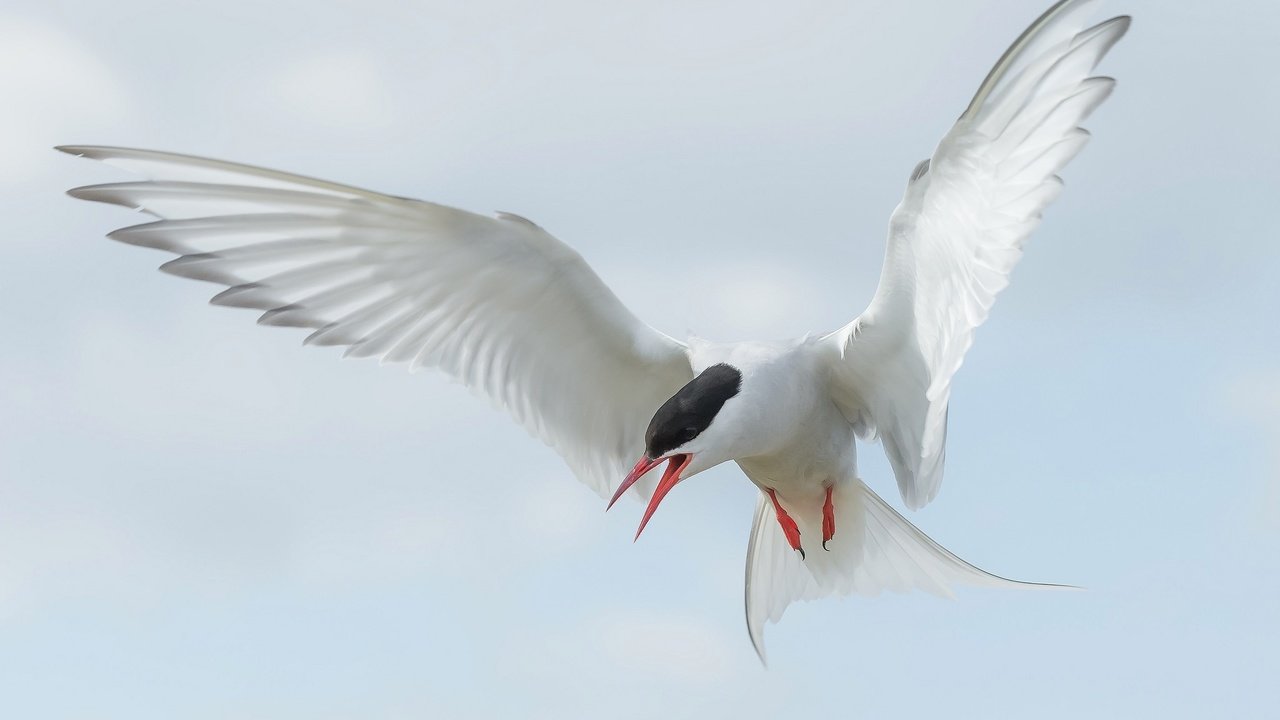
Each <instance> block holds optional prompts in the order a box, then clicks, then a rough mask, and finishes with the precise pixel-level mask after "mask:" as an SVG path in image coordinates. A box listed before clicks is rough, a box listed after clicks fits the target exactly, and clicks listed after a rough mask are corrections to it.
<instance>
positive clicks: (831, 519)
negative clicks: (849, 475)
mask: <svg viewBox="0 0 1280 720" xmlns="http://www.w3.org/2000/svg"><path fill="white" fill-rule="evenodd" d="M834 488H835V486H834V485H828V486H827V499H826V500H823V501H822V549H823V550H826V549H827V541H828V540H830V539H831V538H833V537H835V534H836V507H835V505H833V504H832V503H831V491H832V490H833V489H834Z"/></svg>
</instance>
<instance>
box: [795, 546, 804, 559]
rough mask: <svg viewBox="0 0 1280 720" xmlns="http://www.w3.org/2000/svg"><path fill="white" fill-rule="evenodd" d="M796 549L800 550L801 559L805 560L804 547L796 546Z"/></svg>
mask: <svg viewBox="0 0 1280 720" xmlns="http://www.w3.org/2000/svg"><path fill="white" fill-rule="evenodd" d="M796 549H797V550H799V551H800V559H801V560H803V559H804V548H802V547H800V548H796Z"/></svg>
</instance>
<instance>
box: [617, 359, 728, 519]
mask: <svg viewBox="0 0 1280 720" xmlns="http://www.w3.org/2000/svg"><path fill="white" fill-rule="evenodd" d="M741 389H742V372H741V371H739V370H738V369H737V368H735V367H733V366H732V365H728V364H725V363H720V364H718V365H712V366H711V367H709V368H707V369H706V370H703V371H702V372H701V373H699V374H698V376H697V377H695V378H694V379H693V380H690V381H689V382H688V384H686V385H685V386H684V387H682V388H680V390H679V392H677V393H676V394H675V395H672V396H671V398H670V399H668V400H667V401H666V402H665V403H663V404H662V407H660V408H658V411H657V412H656V413H654V415H653V420H651V421H649V429H648V430H647V431H646V432H645V436H644V444H645V450H644V456H643V457H641V458H640V461H639V462H637V463H636V465H635V467H633V468H632V469H631V472H630V473H628V474H627V477H626V478H625V479H624V480H623V481H622V484H621V485H619V486H618V491H617V492H616V493H614V495H613V499H612V500H610V501H609V507H613V504H614V503H615V502H617V501H618V498H620V497H622V496H623V494H625V493H626V492H627V490H630V489H631V486H632V485H634V484H635V483H636V481H637V480H639V479H640V478H641V477H642V476H643V475H644V474H645V473H647V472H649V471H650V470H652V469H653V468H655V467H657V466H658V465H661V464H662V463H663V462H666V463H667V469H666V471H664V472H663V474H662V479H661V480H659V481H658V485H657V487H655V488H654V490H653V496H652V497H651V498H650V499H649V507H648V508H646V509H645V512H644V518H643V519H642V520H641V521H640V527H639V529H637V530H636V537H637V538H638V537H640V533H641V531H643V530H644V526H645V525H646V524H647V523H648V522H649V518H651V517H653V513H654V511H655V510H657V509H658V504H659V503H661V502H662V498H664V497H666V495H667V493H669V492H671V488H673V487H675V486H676V484H677V483H679V482H680V481H682V480H685V479H686V478H690V477H693V476H694V475H697V474H698V473H700V472H702V471H703V470H707V469H709V468H712V467H715V466H716V465H719V464H720V463H722V462H725V461H726V460H732V459H733V458H734V457H735V455H734V444H735V443H734V433H733V431H732V427H731V426H732V425H733V423H731V422H727V421H725V420H724V419H723V418H724V416H725V415H726V414H727V413H722V412H721V411H722V410H724V408H725V404H726V403H727V402H729V400H730V399H731V398H733V397H734V396H736V395H737V394H738V392H739V391H740V390H741ZM717 419H720V420H719V421H717Z"/></svg>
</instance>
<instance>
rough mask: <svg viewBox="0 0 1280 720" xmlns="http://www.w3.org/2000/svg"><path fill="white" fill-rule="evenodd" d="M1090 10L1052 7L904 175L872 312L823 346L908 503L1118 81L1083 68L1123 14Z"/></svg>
mask: <svg viewBox="0 0 1280 720" xmlns="http://www.w3.org/2000/svg"><path fill="white" fill-rule="evenodd" d="M1094 4H1095V2H1094V1H1093V0H1062V2H1059V3H1057V4H1056V5H1054V6H1053V7H1052V8H1050V9H1049V10H1048V11H1047V12H1046V13H1045V14H1044V15H1042V16H1041V17H1040V19H1038V20H1037V21H1036V22H1035V23H1033V24H1032V25H1031V27H1029V28H1028V29H1027V31H1026V32H1025V33H1023V35H1022V36H1021V37H1019V38H1018V40H1017V41H1016V42H1015V43H1014V44H1013V46H1012V47H1010V48H1009V50H1008V51H1007V52H1006V53H1005V54H1004V56H1003V57H1001V59H1000V61H999V62H997V63H996V66H995V68H994V69H992V71H991V74H990V75H988V77H987V79H986V81H985V82H984V83H983V84H982V86H981V87H980V88H979V90H978V92H977V94H976V95H975V96H974V98H973V102H972V103H971V104H970V105H969V108H968V109H967V110H965V112H964V114H963V115H961V117H960V119H959V120H958V121H957V122H956V124H955V127H953V128H952V130H951V132H949V133H948V134H947V135H946V137H944V138H943V139H942V142H941V143H940V144H939V145H938V148H937V150H936V151H935V152H934V154H933V157H932V158H931V159H929V160H925V161H923V162H921V163H920V165H918V166H917V168H916V171H915V172H914V173H912V176H911V180H910V183H909V184H908V186H907V191H906V195H905V197H904V198H903V200H902V203H901V204H900V205H899V206H898V208H897V209H896V210H895V211H894V213H893V217H892V219H891V220H890V224H889V242H888V248H887V250H886V253H885V261H884V269H883V271H882V272H881V275H880V285H879V288H878V289H877V290H876V295H875V298H874V299H873V300H872V302H871V305H870V306H869V307H868V308H867V310H866V312H864V313H863V314H862V315H861V316H859V317H858V318H857V319H856V320H854V321H853V322H852V323H849V324H848V325H846V326H845V327H844V328H842V329H840V330H838V331H836V332H834V333H832V334H831V335H828V336H826V337H825V338H823V339H822V342H823V343H824V345H823V347H825V348H827V349H828V350H829V351H830V354H829V357H830V358H831V367H832V385H833V389H832V394H833V398H834V400H835V401H836V403H837V404H838V405H839V406H840V408H841V410H842V411H844V413H845V415H846V416H847V417H848V418H849V420H850V422H852V423H853V424H854V426H855V428H856V429H857V430H858V431H859V434H860V435H861V436H863V437H864V438H868V439H870V438H878V439H880V440H881V441H882V442H883V444H884V448H885V453H886V454H887V455H888V457H889V461H890V464H891V465H892V466H893V470H894V474H895V475H896V476H897V480H898V488H899V490H900V491H901V493H902V498H903V500H904V502H906V504H907V506H908V507H910V508H913V509H915V508H920V507H923V506H924V505H926V504H928V503H929V501H930V500H932V499H933V498H934V497H935V496H936V495H937V493H938V487H939V485H940V484H941V482H942V464H943V455H944V453H945V449H946V448H945V445H946V435H947V403H948V400H949V399H950V396H951V378H952V376H953V375H954V374H955V372H956V371H957V370H958V369H959V368H960V364H961V363H962V362H963V361H964V355H965V352H966V351H968V349H969V346H970V345H971V344H972V342H973V331H974V329H976V328H977V327H978V326H979V325H981V324H982V322H983V321H984V320H986V319H987V313H988V312H989V311H990V309H991V305H992V303H993V302H994V301H995V296H996V294H997V293H998V292H1000V290H1002V289H1003V288H1004V287H1005V286H1006V285H1007V284H1008V282H1009V279H1008V276H1009V272H1010V271H1011V270H1012V269H1013V266H1014V264H1016V263H1017V261H1018V259H1019V258H1020V257H1021V255H1022V244H1023V242H1024V241H1025V240H1026V238H1027V236H1028V235H1030V234H1031V231H1032V230H1034V229H1035V227H1036V225H1038V224H1039V222H1040V217H1041V213H1042V212H1043V211H1044V209H1045V208H1046V207H1047V206H1048V205H1049V203H1051V202H1052V201H1053V200H1054V198H1056V197H1057V195H1058V192H1059V190H1061V188H1062V180H1061V179H1060V178H1059V177H1058V176H1057V174H1056V173H1057V172H1058V171H1059V170H1061V169H1062V168H1063V167H1064V166H1065V165H1066V164H1067V163H1068V162H1070V161H1071V159H1072V158H1073V157H1075V155H1076V153H1078V152H1079V151H1080V149H1081V148H1083V147H1084V144H1085V142H1086V141H1087V140H1088V139H1089V133H1088V132H1086V131H1085V130H1084V129H1082V128H1081V127H1079V126H1080V124H1081V123H1083V122H1084V120H1085V118H1087V117H1088V116H1089V114H1090V113H1091V112H1093V110H1094V109H1095V108H1096V107H1097V106H1098V105H1099V104H1100V103H1101V102H1102V101H1103V100H1105V99H1106V98H1107V96H1108V95H1110V93H1111V89H1112V86H1113V85H1114V81H1113V80H1112V79H1110V78H1106V77H1093V76H1092V73H1093V69H1094V67H1095V66H1096V65H1097V64H1098V62H1099V61H1100V60H1101V59H1102V57H1103V56H1104V55H1106V53H1107V51H1108V50H1110V49H1111V47H1112V46H1113V45H1114V44H1115V43H1116V42H1117V41H1118V40H1119V39H1120V38H1121V37H1122V36H1123V35H1124V33H1125V31H1126V30H1127V29H1128V27H1129V18H1127V17H1117V18H1112V19H1111V20H1108V21H1106V22H1103V23H1101V24H1098V25H1095V26H1093V27H1090V28H1088V29H1082V28H1084V26H1085V19H1086V17H1087V14H1088V12H1089V11H1090V10H1091V9H1092V6H1093V5H1094Z"/></svg>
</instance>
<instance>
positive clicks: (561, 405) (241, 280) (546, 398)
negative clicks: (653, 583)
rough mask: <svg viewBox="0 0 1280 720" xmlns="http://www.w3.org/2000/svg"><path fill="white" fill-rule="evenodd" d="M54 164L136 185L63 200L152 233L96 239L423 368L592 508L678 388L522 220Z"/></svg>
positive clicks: (282, 319) (651, 336)
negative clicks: (139, 250)
mask: <svg viewBox="0 0 1280 720" xmlns="http://www.w3.org/2000/svg"><path fill="white" fill-rule="evenodd" d="M59 149H60V150H62V151H64V152H68V153H72V154H75V155H81V156H84V157H88V158H93V159H95V160H102V161H104V162H107V163H110V164H113V165H118V166H121V167H124V168H126V169H129V170H133V171H137V172H139V173H141V174H143V175H145V176H147V177H149V178H151V179H150V180H147V181H142V182H126V183H115V184H109V185H94V186H90V187H82V188H77V189H75V190H72V191H70V194H71V195H72V196H73V197H77V198H81V199H84V200H94V201H98V202H107V203H113V204H116V205H123V206H125V207H129V208H137V209H140V210H142V211H144V212H146V213H148V214H150V215H153V216H155V217H157V218H159V220H158V221H156V222H150V223H147V224H144V225H135V226H133V227H128V228H124V229H121V230H116V231H115V232H113V233H111V234H110V235H109V237H111V238H113V239H115V240H119V241H121V242H125V243H129V244H132V245H141V246H144V247H150V248H156V249H159V250H164V251H166V252H170V253H173V254H174V255H177V256H178V257H177V258H176V259H174V260H171V261H169V262H167V263H165V264H164V265H162V266H161V269H162V270H164V271H165V272H168V273H171V274H174V275H178V276H181V277H187V278H192V279H196V280H206V281H211V282H215V283H218V284H221V285H226V286H228V289H226V290H224V291H223V292H221V293H219V294H217V295H215V296H214V298H213V300H212V301H211V302H212V303H213V304H215V305H228V306H232V307H245V308H253V309H256V310H261V311H265V312H264V313H263V314H262V316H261V317H260V318H259V320H258V322H259V323H260V324H263V325H281V326H288V327H305V328H311V329H312V330H313V331H314V332H312V333H311V335H310V336H308V337H307V339H306V343H307V344H312V345H343V346H346V348H347V350H346V355H349V356H356V357H378V358H381V359H382V361H384V362H405V363H409V364H410V365H411V367H412V368H414V369H417V368H420V367H432V368H439V369H440V370H442V371H444V372H445V373H446V374H448V375H449V376H451V377H452V378H454V379H456V380H458V381H460V382H462V383H463V384H465V385H467V386H468V387H470V388H471V389H472V390H474V391H476V392H478V393H481V394H483V395H486V396H488V397H489V398H490V399H491V400H492V401H493V402H494V403H495V404H496V405H499V406H501V407H503V408H505V409H506V410H507V411H508V412H510V413H511V415H512V416H513V417H514V418H515V419H516V421H517V422H519V423H520V424H521V425H523V426H524V427H525V428H527V429H528V430H529V432H530V433H532V434H533V435H534V436H536V437H538V438H540V439H541V440H543V441H544V442H546V443H547V444H548V445H550V446H551V447H553V448H554V449H555V450H556V451H557V452H559V453H560V455H561V456H563V457H564V459H565V461H566V462H567V463H568V464H569V466H570V467H571V468H572V469H573V472H574V473H575V474H576V475H577V476H578V477H579V478H580V479H581V480H582V481H583V482H585V483H586V484H587V485H589V486H591V487H592V489H594V490H595V491H596V492H597V493H600V494H601V495H602V496H606V497H607V496H608V495H609V494H610V490H611V485H612V484H614V483H616V482H618V481H619V480H620V479H621V478H622V477H623V475H625V473H626V471H627V469H628V468H629V467H630V465H631V462H632V461H634V460H635V458H636V457H639V456H640V454H641V453H642V452H643V450H644V430H645V427H646V425H647V423H648V421H649V418H650V417H651V416H652V414H653V412H654V410H655V409H656V408H657V407H658V406H659V405H661V404H662V402H663V401H664V400H666V399H667V398H668V397H670V396H671V395H672V394H673V393H674V392H675V391H676V390H678V389H679V388H680V387H681V386H682V385H683V384H684V383H686V382H688V381H689V379H690V378H692V376H693V373H692V370H691V369H690V366H689V360H688V357H687V354H686V349H685V347H684V345H682V344H681V343H678V342H676V341H675V340H672V339H671V338H669V337H667V336H665V335H663V334H662V333H659V332H657V331H656V330H654V329H652V328H650V327H649V326H647V325H645V324H644V323H642V322H640V321H639V320H637V319H636V318H635V316H634V315H632V314H631V313H630V312H629V311H628V310H627V308H626V307H624V306H623V304H622V303H621V302H620V301H619V300H618V298H617V297H616V296H615V295H614V294H613V293H612V292H611V291H610V290H609V288H608V287H607V286H606V285H605V284H604V283H603V282H602V281H601V280H600V278H599V277H598V276H597V275H596V274H595V273H594V272H593V271H592V270H591V268H590V267H589V266H588V265H587V263H586V262H584V261H583V259H582V257H581V256H579V255H578V254H577V253H576V252H574V251H573V250H572V249H571V248H569V247H568V246H566V245H565V244H564V243H561V242H560V241H559V240H557V239H555V238H554V237H552V236H551V235H549V234H548V233H547V232H546V231H544V230H543V229H542V228H540V227H538V226H537V225H534V224H533V223H531V222H529V221H528V220H525V219H523V218H520V217H517V216H514V215H507V214H499V215H498V216H497V217H485V216H481V215H475V214H472V213H469V212H464V211H462V210H456V209H454V208H449V207H444V206H441V205H435V204H432V203H428V202H422V201H418V200H409V199H403V198H396V197H390V196H387V195H382V194H379V193H374V192H369V191H366V190H360V189H357V188H352V187H345V186H342V185H335V184H332V183H327V182H322V181H319V180H313V179H311V178H304V177H298V176H295V175H288V174H285V173H279V172H275V171H271V170H264V169H261V168H254V167H248V166H244V165H236V164H232V163H225V162H220V161H216V160H208V159H204V158H196V157H190V156H185V155H174V154H169V153H159V152H151V151H146V150H130V149H123V148H109V147H61V148H59Z"/></svg>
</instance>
